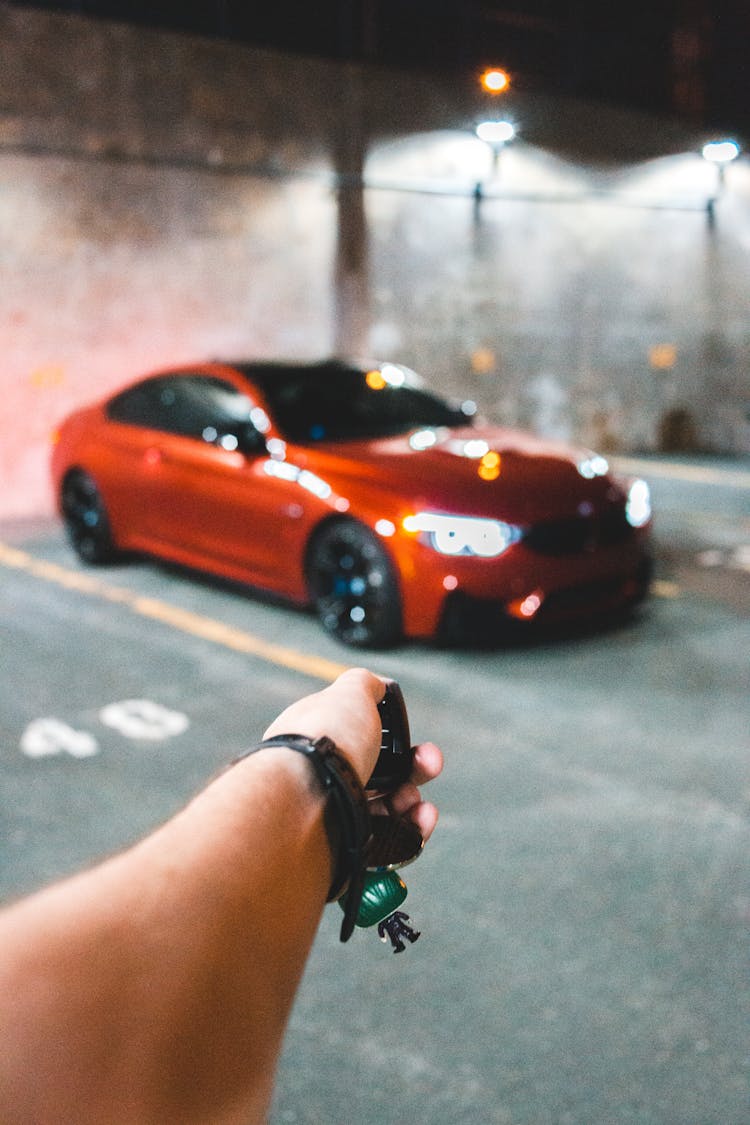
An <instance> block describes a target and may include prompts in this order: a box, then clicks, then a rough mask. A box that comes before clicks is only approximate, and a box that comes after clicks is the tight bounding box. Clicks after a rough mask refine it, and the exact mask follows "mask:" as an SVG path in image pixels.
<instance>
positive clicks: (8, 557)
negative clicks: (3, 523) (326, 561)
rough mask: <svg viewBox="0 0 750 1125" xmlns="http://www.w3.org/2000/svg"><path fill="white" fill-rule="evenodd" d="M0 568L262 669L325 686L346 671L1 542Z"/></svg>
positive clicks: (320, 657)
mask: <svg viewBox="0 0 750 1125" xmlns="http://www.w3.org/2000/svg"><path fill="white" fill-rule="evenodd" d="M0 565H2V566H6V567H9V568H11V569H14V570H23V571H26V572H27V573H28V574H31V575H33V576H34V577H35V578H41V579H43V580H44V581H45V582H53V583H55V584H57V585H58V586H64V587H65V589H68V590H77V591H79V592H80V593H83V594H89V595H91V596H92V597H95V598H99V599H100V600H102V601H108V602H115V603H119V604H122V605H125V606H127V608H128V609H130V610H132V612H133V613H137V614H140V615H141V616H142V617H148V618H150V619H151V620H154V621H160V622H161V623H162V624H163V625H168V626H170V627H171V628H173V629H177V630H179V631H180V632H182V633H189V634H190V635H191V636H194V637H199V638H201V639H202V640H207V641H211V642H212V643H213V644H218V645H222V646H223V647H224V648H229V649H232V650H233V651H234V652H242V653H246V654H247V655H248V656H256V657H257V658H258V659H259V660H265V661H266V662H267V663H268V664H276V665H277V666H279V667H282V668H289V669H291V670H292V671H294V672H302V673H303V675H306V676H311V677H313V678H314V679H316V680H324V681H325V682H328V683H330V682H331V681H332V680H335V679H336V677H337V676H339V675H341V673H342V672H344V671H346V669H347V668H348V667H349V665H347V664H338V663H337V662H336V661H333V660H328V659H326V658H325V657H323V656H312V655H309V654H308V653H304V652H299V651H297V649H293V648H287V647H286V646H284V645H278V644H274V643H272V642H271V641H264V640H263V639H262V638H261V637H256V636H255V635H254V634H253V633H246V632H244V631H243V630H242V629H235V628H234V627H233V626H231V625H226V624H225V623H224V622H223V621H217V620H215V619H214V618H211V617H204V616H203V615H202V614H199V613H193V612H192V611H190V610H187V609H181V608H180V607H179V606H176V605H170V604H169V602H163V601H160V600H159V599H158V598H150V597H146V596H145V595H143V594H138V593H136V592H135V591H133V590H128V589H125V588H124V587H122V586H110V585H109V584H108V583H106V582H102V580H101V579H100V578H95V577H94V576H93V575H90V574H82V573H81V572H80V571H75V570H68V569H67V568H66V567H64V566H60V565H59V564H58V563H52V562H47V561H45V560H44V559H37V558H35V557H34V556H33V555H30V554H29V553H28V552H27V551H21V550H18V548H16V547H10V546H8V545H7V544H5V543H2V542H0Z"/></svg>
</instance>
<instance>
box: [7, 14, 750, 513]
mask: <svg viewBox="0 0 750 1125" xmlns="http://www.w3.org/2000/svg"><path fill="white" fill-rule="evenodd" d="M486 108H487V107H486V106H485V107H483V106H482V105H481V104H480V103H479V102H478V100H477V94H476V92H475V90H474V88H473V86H472V85H471V83H470V81H469V78H468V77H467V81H466V83H465V84H463V85H462V84H460V83H459V84H455V83H454V84H453V85H452V86H447V85H441V84H439V83H437V82H436V81H428V80H427V79H426V78H424V77H421V78H410V77H409V76H406V75H396V74H389V73H386V72H384V71H374V70H372V71H371V70H367V69H362V68H357V67H343V66H342V67H338V66H336V65H334V64H332V63H326V62H323V61H320V60H309V59H294V58H290V57H284V56H281V55H277V54H274V53H272V52H265V51H257V50H252V49H249V48H247V47H242V46H234V45H230V44H226V43H221V42H218V41H208V40H200V39H196V38H191V37H189V36H182V35H176V34H167V33H163V34H162V33H155V32H149V31H144V30H143V29H136V28H128V27H124V26H120V25H116V24H104V23H100V22H92V21H88V20H86V19H84V18H82V17H70V16H60V15H52V14H49V13H44V12H41V11H31V10H28V11H23V10H20V9H18V8H15V7H14V8H9V7H7V6H4V5H3V4H2V3H1V2H0V262H1V263H2V287H1V288H0V338H1V339H2V344H3V350H2V367H1V368H0V379H1V380H2V384H1V386H0V426H1V427H2V438H1V439H0V441H1V444H0V481H1V482H2V488H1V489H0V516H26V515H33V514H37V513H44V512H47V511H49V510H50V509H51V506H52V502H51V497H50V496H49V492H48V485H47V476H46V472H47V470H46V465H47V454H48V440H49V435H50V433H51V431H52V430H53V428H54V424H55V422H56V420H57V419H58V418H59V417H60V416H61V415H62V414H64V413H65V412H66V411H67V410H68V409H69V408H70V407H72V406H73V405H75V404H77V403H79V402H82V401H85V400H86V399H88V398H91V397H93V396H94V395H98V394H100V393H103V392H104V391H105V390H108V389H110V388H111V387H113V386H115V385H117V384H119V383H121V382H122V381H124V380H125V379H126V378H128V377H130V375H131V374H137V373H140V372H141V371H144V370H147V369H149V368H151V367H156V366H159V365H162V364H167V363H171V362H173V361H180V360H189V359H197V358H202V357H208V356H230V357H231V356H240V355H242V356H245V357H253V356H268V355H286V356H298V357H304V356H319V355H321V354H325V353H327V352H330V351H333V350H339V351H342V350H349V351H353V352H358V353H361V352H367V353H369V354H371V355H375V356H377V357H380V358H394V359H400V360H402V361H404V362H407V363H409V364H411V365H412V366H414V367H415V368H417V369H419V370H421V371H423V372H424V373H425V374H427V375H428V376H429V377H430V378H431V379H432V380H433V381H434V382H435V383H436V384H437V385H438V386H439V387H442V388H443V389H445V390H446V391H450V392H455V393H458V394H461V395H463V396H466V395H467V394H468V395H471V396H473V397H475V398H476V399H477V400H478V401H479V402H480V404H481V405H482V406H483V407H484V408H486V409H487V410H489V411H490V412H491V413H492V414H494V415H495V416H497V417H498V418H505V419H507V420H509V421H511V422H519V423H522V424H524V425H529V426H532V427H533V428H535V429H537V430H538V431H540V432H544V433H549V434H556V435H565V436H570V437H575V438H578V439H580V440H583V441H586V442H588V443H589V444H592V445H599V446H604V447H608V448H619V449H626V450H632V449H657V448H698V449H701V448H702V449H710V450H717V451H724V452H732V453H747V452H750V418H749V416H748V411H750V388H749V386H748V374H747V372H748V366H749V364H748V360H749V359H750V322H749V321H748V306H749V303H750V264H749V263H750V255H748V249H750V175H749V174H748V170H747V168H746V167H745V166H744V165H743V164H742V163H740V164H738V165H736V166H734V167H732V168H731V169H730V170H729V172H728V175H727V184H726V190H725V192H724V194H723V196H722V198H721V199H720V200H719V201H718V204H717V208H716V214H715V222H714V224H713V225H711V224H709V222H708V221H707V215H706V211H705V206H704V205H705V201H706V199H707V198H708V197H709V196H710V195H711V194H712V193H713V191H714V188H715V184H714V181H713V180H712V179H711V176H712V174H713V170H712V169H710V168H708V167H707V166H705V165H703V164H702V163H701V161H700V159H699V158H698V157H696V156H695V155H693V154H691V152H690V150H693V151H694V149H695V145H696V138H684V137H682V136H681V135H680V133H679V131H678V130H676V129H675V127H674V126H673V125H672V126H668V125H666V124H665V123H658V122H654V121H650V120H648V119H643V118H636V117H634V116H632V115H626V114H616V113H612V112H610V113H604V112H603V111H601V110H594V109H593V108H592V107H583V106H576V105H571V104H568V103H566V104H560V105H550V104H548V103H546V102H545V101H544V100H543V99H540V98H532V97H531V96H530V95H526V97H525V98H521V97H519V98H516V99H515V101H514V102H513V103H512V104H510V105H509V104H508V103H506V104H505V106H504V109H503V112H506V111H507V112H508V113H511V114H512V115H514V116H515V118H516V119H517V120H518V121H519V124H520V126H521V132H520V137H519V140H518V141H516V142H515V143H514V145H513V146H509V147H508V148H507V149H506V150H505V151H504V152H503V154H502V157H501V160H500V167H499V173H500V177H499V180H497V181H496V182H494V183H486V185H485V186H486V191H487V194H488V195H489V196H490V197H489V198H485V199H483V200H482V201H481V202H479V203H478V204H476V203H475V201H474V200H473V199H472V190H473V187H474V185H475V184H476V183H477V182H478V181H480V180H481V181H487V177H488V174H489V154H488V151H487V149H486V148H485V147H484V146H483V145H482V144H481V143H480V142H479V141H477V140H476V139H475V138H473V137H472V135H471V132H470V129H471V125H472V123H473V122H474V121H475V120H476V119H477V115H478V114H480V113H481V112H482V110H483V109H484V110H485V111H486ZM493 111H495V112H496V110H495V109H494V107H493ZM681 153H683V154H684V155H680V154H681ZM659 154H664V155H663V158H662V159H656V157H657V156H658V155H659ZM363 170H364V177H365V178H364V184H365V187H364V189H363V188H362V186H361V179H360V174H361V172H362V171H363ZM407 189H408V190H407ZM416 189H418V190H416ZM436 189H439V192H442V194H440V193H438V194H436ZM498 192H501V193H504V195H505V198H492V196H493V195H495V194H497V193H498Z"/></svg>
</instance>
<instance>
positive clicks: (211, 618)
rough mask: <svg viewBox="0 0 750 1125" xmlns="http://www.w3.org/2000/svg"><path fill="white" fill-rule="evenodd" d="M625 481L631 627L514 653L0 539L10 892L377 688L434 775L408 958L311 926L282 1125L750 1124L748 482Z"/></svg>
mask: <svg viewBox="0 0 750 1125" xmlns="http://www.w3.org/2000/svg"><path fill="white" fill-rule="evenodd" d="M627 467H629V468H636V466H635V465H633V464H630V465H629V466H627ZM637 471H639V472H643V473H644V475H647V476H648V477H649V479H650V481H651V483H652V486H653V488H654V492H655V496H656V501H657V546H658V565H657V581H656V583H655V589H654V596H653V597H652V598H651V600H650V602H649V603H648V605H647V606H646V607H645V608H644V609H643V611H642V612H640V613H639V614H638V615H637V616H636V617H634V618H633V619H631V620H629V621H627V622H625V623H623V624H621V625H620V626H618V627H612V628H609V629H607V630H606V631H591V632H588V633H586V634H583V635H578V636H568V637H559V638H556V639H548V640H546V641H542V642H539V643H536V644H530V645H515V646H513V647H503V646H502V645H497V646H487V645H484V646H483V647H481V648H474V649H472V648H471V647H467V648H465V649H461V650H451V651H441V650H439V649H436V648H434V647H433V646H430V645H416V644H410V645H406V646H404V647H402V648H399V649H397V650H395V651H393V652H390V653H378V654H374V653H369V654H368V653H358V654H354V653H352V652H351V651H350V650H346V649H343V648H342V647H341V646H339V645H337V644H336V643H335V642H334V641H332V640H330V639H329V638H326V637H325V636H324V635H323V634H322V633H321V631H320V629H319V627H318V626H317V623H316V622H315V620H314V618H312V617H311V616H309V615H307V614H305V613H301V612H299V611H297V610H293V609H291V608H289V607H286V606H283V605H277V604H274V603H272V602H269V601H267V600H264V599H262V598H259V597H256V596H253V595H251V594H249V593H247V592H245V591H241V590H239V589H237V588H236V587H231V586H227V585H225V584H220V583H213V582H211V581H208V580H206V579H204V578H202V577H200V576H198V575H196V574H193V573H190V572H186V571H183V570H177V569H174V568H168V567H163V566H160V565H158V564H155V563H153V562H148V561H146V560H135V561H132V562H130V563H127V564H120V565H117V566H114V567H109V568H106V569H93V570H92V569H86V568H84V567H83V566H82V565H81V564H80V563H78V562H77V560H76V558H75V556H74V555H73V554H72V552H71V551H70V549H69V547H68V546H67V544H66V542H65V540H64V537H63V535H62V532H61V530H60V528H59V527H58V526H57V525H56V524H55V523H54V522H49V521H41V522H38V523H31V522H30V523H25V524H14V525H10V524H9V525H6V526H4V527H3V526H0V575H1V579H0V630H1V632H0V666H1V667H2V673H3V674H2V677H0V731H1V732H2V740H1V742H0V840H2V854H1V855H0V895H2V896H3V897H5V898H10V897H13V896H14V895H16V894H19V893H25V892H27V891H29V890H31V889H33V888H35V887H37V886H39V885H40V884H43V883H44V882H46V881H48V880H50V879H53V878H56V877H58V876H60V875H62V874H65V873H66V872H68V871H72V870H75V869H77V868H78V867H79V866H80V865H82V864H86V863H89V862H91V861H92V860H94V859H96V858H97V857H99V856H101V855H104V854H107V853H108V852H110V851H111V850H112V849H114V848H118V847H120V846H123V845H125V844H127V843H128V842H129V841H130V840H132V839H134V838H136V837H137V836H138V835H139V834H140V833H142V832H144V831H147V830H148V829H149V828H150V827H151V826H153V825H154V824H156V823H158V822H159V821H160V820H161V819H162V818H163V817H165V816H167V815H169V813H170V812H172V811H173V810H174V809H176V808H177V807H178V806H179V805H180V803H181V802H182V801H184V800H185V798H186V797H188V796H189V795H190V793H192V792H193V791H194V790H195V789H196V788H197V787H198V786H199V785H201V784H202V783H203V781H204V780H206V779H207V778H208V777H210V776H211V774H212V773H213V772H214V771H215V770H216V769H217V768H219V767H220V766H221V765H223V763H224V762H226V761H227V760H228V758H230V757H231V756H232V755H233V754H234V753H235V752H236V751H237V750H239V749H240V748H242V747H243V746H244V745H247V744H248V743H249V742H250V741H253V740H254V739H255V738H256V737H257V735H258V733H259V732H260V730H261V729H262V728H263V726H264V725H265V724H266V723H267V722H268V721H269V720H270V719H271V718H272V717H273V715H274V714H276V713H277V711H278V710H279V709H280V708H282V707H283V706H285V705H286V704H287V703H288V702H290V701H291V699H293V698H295V697H296V696H298V695H300V694H301V693H303V692H306V691H308V690H311V689H314V688H315V687H317V686H318V685H319V684H321V683H323V682H325V681H326V679H328V678H330V677H331V676H332V675H334V674H335V673H336V670H337V669H338V668H339V667H343V666H345V665H348V664H351V663H354V662H357V663H360V662H363V663H367V664H369V665H370V666H372V667H374V668H375V669H376V670H378V671H381V672H384V673H388V674H390V675H393V676H395V677H396V678H398V679H399V680H400V682H401V684H402V687H403V689H404V694H405V697H406V700H407V704H408V706H409V712H410V717H411V724H412V733H413V735H414V736H415V738H426V737H429V738H433V739H435V740H436V741H438V742H439V743H440V744H441V745H442V746H443V749H444V751H445V753H446V762H447V764H446V770H445V773H444V775H443V777H442V778H441V779H440V780H439V781H438V782H436V783H435V784H434V786H433V789H434V794H433V795H434V798H435V799H436V801H437V803H438V804H439V805H440V808H441V821H440V825H439V827H438V830H437V832H436V834H435V837H434V840H433V841H432V842H431V844H430V846H429V848H428V849H427V850H426V851H425V854H424V856H423V857H422V858H421V859H420V860H419V861H418V862H417V863H416V864H415V865H414V866H413V867H411V868H409V869H408V871H406V872H404V876H405V880H406V882H407V885H408V887H409V897H408V899H407V902H406V906H405V908H406V909H407V910H408V911H409V913H410V914H411V916H412V920H413V922H414V924H415V925H416V926H417V928H418V929H420V930H421V931H422V936H421V937H420V940H419V941H418V942H417V943H416V945H413V946H410V947H409V948H408V949H407V950H406V952H405V953H403V954H401V955H398V956H393V955H392V954H391V953H390V951H389V949H387V948H386V947H385V946H383V945H381V944H380V942H379V941H378V940H377V936H376V935H375V934H374V933H373V932H372V931H370V930H366V931H357V933H355V935H354V937H353V939H352V940H351V942H349V943H348V944H347V945H345V946H342V945H340V943H339V942H338V921H339V918H338V908H337V907H336V906H331V907H328V908H327V910H326V913H325V916H324V919H323V922H322V924H321V928H320V932H319V935H318V938H317V941H316V944H315V947H314V950H313V955H312V957H311V960H310V964H309V967H308V971H307V974H306V976H305V980H304V982H303V986H302V989H301V991H300V994H299V997H298V1001H297V1004H296V1007H295V1011H294V1014H293V1018H292V1022H291V1025H290V1028H289V1034H288V1037H287V1042H286V1047H285V1051H284V1055H283V1058H282V1062H281V1067H280V1073H279V1080H278V1086H277V1095H276V1099H275V1103H274V1108H273V1113H272V1118H271V1123H272V1125H286V1123H294V1125H349V1123H351V1122H358V1123H362V1125H391V1123H393V1125H396V1123H397V1122H398V1123H400V1122H405V1121H410V1122H412V1123H416V1125H456V1123H468V1125H748V1123H750V1097H749V1095H750V1089H749V1084H748V1077H749V1074H750V1071H749V1069H748V1057H749V1055H750V1050H749V1048H750V1019H749V1017H750V975H749V973H748V970H750V957H749V956H748V925H749V923H750V880H749V879H748V856H749V855H750V846H749V845H750V756H749V755H748V750H750V660H749V659H748V653H749V652H750V560H749V559H748V555H749V554H750V507H749V505H748V498H750V473H749V472H748V470H747V465H746V464H742V463H735V464H731V465H729V464H727V463H713V462H706V461H702V462H700V463H694V462H690V463H686V462H681V461H679V460H678V459H672V460H659V461H656V460H653V459H650V460H649V461H648V462H647V463H646V464H645V467H644V463H643V462H642V461H639V463H638V466H637Z"/></svg>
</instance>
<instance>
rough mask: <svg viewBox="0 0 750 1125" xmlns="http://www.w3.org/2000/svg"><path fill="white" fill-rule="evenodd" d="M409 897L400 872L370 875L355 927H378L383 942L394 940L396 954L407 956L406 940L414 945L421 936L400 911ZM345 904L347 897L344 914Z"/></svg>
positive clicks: (369, 873) (342, 903) (371, 872)
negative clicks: (408, 923)
mask: <svg viewBox="0 0 750 1125" xmlns="http://www.w3.org/2000/svg"><path fill="white" fill-rule="evenodd" d="M407 893H408V892H407V890H406V883H404V881H403V879H402V878H401V877H400V875H398V873H397V872H396V871H392V870H391V871H368V872H367V873H366V874H365V885H364V890H363V892H362V901H361V903H360V906H359V910H358V911H357V916H356V918H355V920H354V924H355V926H358V927H360V928H361V929H367V928H368V927H369V926H377V927H378V937H379V938H380V940H381V941H382V942H387V941H388V940H389V939H390V942H391V945H392V946H393V952H394V953H403V951H404V950H405V949H406V946H405V945H404V942H403V940H402V939H404V938H405V939H406V940H407V941H408V942H411V944H412V945H413V944H414V942H415V941H416V940H417V938H418V937H419V936H420V932H419V930H413V929H412V928H411V926H408V925H407V922H408V921H409V915H408V914H405V913H404V912H403V911H402V910H399V909H398V907H399V906H401V904H402V902H403V901H404V899H405V898H406V896H407ZM345 904H346V895H344V897H343V898H342V899H341V900H340V905H341V908H342V910H343V909H344V908H345Z"/></svg>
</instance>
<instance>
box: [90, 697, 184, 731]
mask: <svg viewBox="0 0 750 1125" xmlns="http://www.w3.org/2000/svg"><path fill="white" fill-rule="evenodd" d="M99 718H100V719H101V721H102V722H103V723H104V725H105V726H107V727H112V728H113V729H114V730H118V731H119V732H120V734H124V735H125V736H126V737H127V738H134V739H138V740H139V741H144V742H161V740H162V739H164V738H172V737H173V736H174V735H176V734H182V732H183V731H185V730H187V728H188V727H189V725H190V721H189V719H188V717H187V715H183V714H182V712H181V711H170V710H169V708H167V707H163V706H162V705H161V703H152V702H151V700H150V699H124V700H123V701H122V703H110V704H109V705H108V706H107V707H103V708H102V710H101V711H100V712H99Z"/></svg>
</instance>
